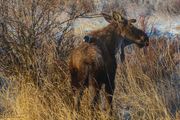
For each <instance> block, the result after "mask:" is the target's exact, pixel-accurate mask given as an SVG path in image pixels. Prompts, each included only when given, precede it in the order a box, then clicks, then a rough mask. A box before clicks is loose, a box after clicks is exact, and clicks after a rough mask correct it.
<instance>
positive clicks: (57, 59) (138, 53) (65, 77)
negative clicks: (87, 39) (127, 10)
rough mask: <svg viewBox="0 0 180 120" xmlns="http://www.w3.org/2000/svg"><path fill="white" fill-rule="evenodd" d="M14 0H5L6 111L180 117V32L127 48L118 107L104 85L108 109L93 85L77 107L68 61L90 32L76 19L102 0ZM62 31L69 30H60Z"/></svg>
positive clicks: (0, 89) (18, 115)
mask: <svg viewBox="0 0 180 120" xmlns="http://www.w3.org/2000/svg"><path fill="white" fill-rule="evenodd" d="M9 1H10V0H6V1H4V0H1V1H0V8H1V11H0V15H1V16H0V18H1V19H0V20H1V21H0V23H1V26H0V119H3V120H91V119H98V120H109V119H112V120H121V119H127V120H129V119H132V120H173V119H174V120H179V119H180V110H179V109H180V37H178V36H177V37H174V38H173V39H171V40H169V39H168V38H166V37H163V36H162V37H153V36H152V37H151V38H150V44H149V46H148V47H147V49H143V50H142V49H141V50H140V49H138V48H137V47H136V46H131V47H128V48H126V50H125V51H126V52H125V53H126V60H125V62H124V63H123V64H121V62H120V61H119V62H118V69H117V73H116V88H115V94H114V97H113V115H112V116H109V115H108V113H107V112H106V111H104V110H103V105H104V97H103V96H104V91H102V92H101V101H102V104H100V105H99V108H100V109H98V110H95V111H91V109H90V108H89V105H88V104H87V103H88V101H89V97H88V95H89V93H88V90H86V91H85V95H84V96H83V100H82V103H81V110H80V112H79V113H77V112H76V111H75V110H74V108H73V95H72V90H71V86H70V74H69V70H68V61H69V54H70V53H71V51H72V50H73V49H74V48H75V47H77V46H78V44H79V43H80V42H82V38H83V36H76V35H74V34H73V32H74V28H73V27H72V26H73V22H74V21H75V19H77V18H83V17H85V18H86V17H87V16H88V15H89V14H88V13H89V12H92V11H93V9H92V8H93V6H94V5H93V4H92V5H91V4H90V2H89V5H91V6H92V7H90V8H88V7H87V6H86V4H84V2H82V1H81V2H78V3H76V4H79V6H77V5H74V4H75V3H72V1H71V0H67V1H66V0H57V1H56V0H51V1H50V2H49V1H46V0H39V1H38V0H27V1H23V0H19V1H18V2H17V1H16V0H11V2H9ZM86 2H87V1H86ZM62 11H66V12H62ZM82 11H85V12H82ZM65 13H66V14H65ZM59 16H60V17H59ZM62 16H66V17H65V18H64V17H62ZM61 18H62V19H61ZM57 31H58V32H60V33H61V35H60V37H59V36H58V37H57V38H55V37H54V36H56V33H57ZM118 59H119V58H118V55H117V60H118ZM128 118H129V119H128Z"/></svg>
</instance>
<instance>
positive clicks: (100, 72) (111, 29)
mask: <svg viewBox="0 0 180 120" xmlns="http://www.w3.org/2000/svg"><path fill="white" fill-rule="evenodd" d="M103 15H104V18H105V19H106V20H107V21H108V22H109V23H110V24H109V25H108V26H106V27H105V28H103V29H100V30H97V31H93V32H91V33H90V34H89V35H90V36H92V37H93V39H92V40H91V41H90V43H85V42H84V43H82V44H81V45H80V46H79V47H78V48H76V49H75V50H74V51H73V52H72V54H71V57H70V63H69V68H70V73H71V85H72V89H73V92H74V97H75V99H74V102H75V103H74V105H75V108H76V109H77V110H79V106H80V99H81V97H82V93H83V90H84V88H86V87H88V86H91V87H93V88H94V91H93V92H91V93H92V103H93V104H96V103H97V100H98V97H99V91H100V89H101V87H102V84H105V92H106V93H107V96H106V98H107V101H108V105H110V106H109V107H110V108H112V97H113V93H114V89H115V84H114V80H115V74H116V68H117V63H116V58H115V54H116V52H117V49H118V48H119V47H120V48H121V58H122V60H124V57H125V56H124V47H125V46H127V45H129V44H132V43H135V44H137V45H138V46H139V47H140V48H142V47H144V46H147V45H148V42H149V39H148V37H147V35H146V34H145V33H144V32H143V31H142V30H139V29H138V28H136V27H134V26H133V25H132V23H133V22H135V20H134V19H131V20H127V19H125V18H123V17H122V16H121V15H120V14H119V13H117V12H113V17H111V16H109V15H106V14H103ZM119 43H120V46H119Z"/></svg>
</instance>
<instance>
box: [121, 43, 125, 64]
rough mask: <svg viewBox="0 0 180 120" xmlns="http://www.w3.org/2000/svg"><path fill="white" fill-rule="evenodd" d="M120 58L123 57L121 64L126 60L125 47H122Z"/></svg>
mask: <svg viewBox="0 0 180 120" xmlns="http://www.w3.org/2000/svg"><path fill="white" fill-rule="evenodd" d="M120 57H121V62H122V63H123V62H124V60H125V54H124V46H122V47H121V55H120Z"/></svg>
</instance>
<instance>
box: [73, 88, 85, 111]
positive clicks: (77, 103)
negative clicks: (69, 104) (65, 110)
mask: <svg viewBox="0 0 180 120" xmlns="http://www.w3.org/2000/svg"><path fill="white" fill-rule="evenodd" d="M83 91H84V89H83V88H81V89H78V90H75V91H74V108H75V110H76V111H77V112H79V111H80V101H81V99H82V96H83Z"/></svg>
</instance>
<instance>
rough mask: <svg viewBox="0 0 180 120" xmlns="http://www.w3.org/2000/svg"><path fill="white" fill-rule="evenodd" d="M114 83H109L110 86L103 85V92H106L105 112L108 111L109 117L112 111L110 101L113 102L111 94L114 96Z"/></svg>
mask: <svg viewBox="0 0 180 120" xmlns="http://www.w3.org/2000/svg"><path fill="white" fill-rule="evenodd" d="M114 88H115V86H114V82H112V81H111V83H110V84H106V85H105V92H106V100H107V103H108V104H107V106H106V108H107V110H109V111H110V115H112V109H113V105H112V100H113V94H114Z"/></svg>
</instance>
